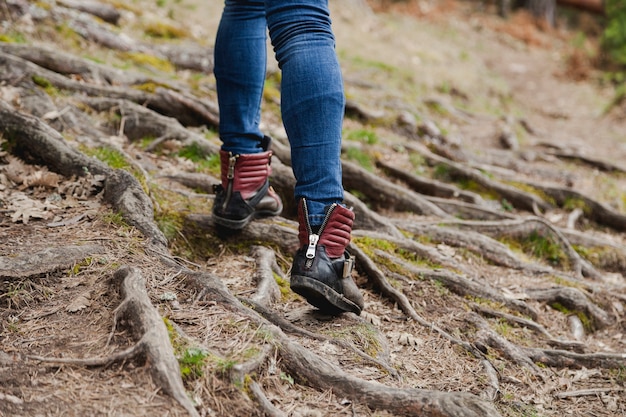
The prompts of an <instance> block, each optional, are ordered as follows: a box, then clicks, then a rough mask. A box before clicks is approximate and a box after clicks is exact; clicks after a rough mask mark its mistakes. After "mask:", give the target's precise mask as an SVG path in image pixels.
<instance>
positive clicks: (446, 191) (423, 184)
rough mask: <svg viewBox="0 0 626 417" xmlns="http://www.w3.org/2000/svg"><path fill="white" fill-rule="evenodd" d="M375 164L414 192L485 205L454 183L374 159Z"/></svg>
mask: <svg viewBox="0 0 626 417" xmlns="http://www.w3.org/2000/svg"><path fill="white" fill-rule="evenodd" d="M376 165H377V166H379V167H380V168H382V169H383V170H384V171H385V172H386V173H387V174H389V175H390V176H391V177H394V178H398V179H399V180H402V181H404V182H405V183H406V184H407V185H408V186H409V187H411V188H412V189H413V190H414V191H415V192H418V193H420V194H424V195H429V196H433V197H440V198H457V199H459V200H461V201H465V202H466V203H471V204H475V205H478V206H485V205H486V203H485V200H484V199H483V198H482V197H481V196H480V195H478V194H476V193H473V192H471V191H465V190H462V189H460V188H458V187H456V186H454V185H451V184H446V183H444V182H441V181H437V180H431V179H428V178H424V177H418V176H417V175H413V174H411V173H409V172H407V171H406V170H402V169H399V168H397V167H395V166H393V165H391V164H388V163H386V162H383V161H381V160H377V161H376Z"/></svg>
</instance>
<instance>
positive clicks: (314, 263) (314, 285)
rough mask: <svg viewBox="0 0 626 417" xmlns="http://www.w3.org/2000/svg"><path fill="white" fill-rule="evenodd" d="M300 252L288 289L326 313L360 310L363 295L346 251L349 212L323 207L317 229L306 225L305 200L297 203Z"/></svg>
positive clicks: (335, 207)
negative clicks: (322, 218)
mask: <svg viewBox="0 0 626 417" xmlns="http://www.w3.org/2000/svg"><path fill="white" fill-rule="evenodd" d="M298 221H299V230H298V238H299V240H300V249H299V250H298V251H297V252H296V255H295V256H294V260H293V266H292V268H291V289H292V290H293V291H294V292H295V293H297V294H300V295H301V296H303V297H304V298H305V299H306V300H307V302H308V303H309V304H311V305H313V306H315V307H317V308H318V309H320V310H321V311H322V312H324V313H326V314H332V315H337V314H340V313H343V312H346V311H351V312H353V313H355V314H357V315H359V314H361V310H363V305H364V302H363V296H362V295H361V292H360V291H359V289H358V287H357V286H356V284H355V283H354V281H353V280H352V274H351V273H352V268H353V266H354V257H353V256H351V255H350V254H349V253H348V251H346V246H348V244H349V243H350V233H351V232H352V223H353V222H354V213H353V212H352V210H350V209H347V208H345V207H343V206H342V205H340V204H332V205H330V206H328V207H326V216H325V218H324V221H323V223H322V225H321V226H320V227H319V229H318V230H314V228H312V227H311V225H310V223H309V216H308V209H307V206H306V201H305V199H302V200H300V202H299V204H298Z"/></svg>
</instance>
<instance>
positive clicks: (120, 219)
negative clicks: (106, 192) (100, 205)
mask: <svg viewBox="0 0 626 417" xmlns="http://www.w3.org/2000/svg"><path fill="white" fill-rule="evenodd" d="M102 220H103V221H104V222H105V223H107V224H111V225H113V226H117V227H125V228H127V227H129V226H128V223H126V220H124V216H122V214H121V213H114V212H112V211H110V212H106V213H104V215H103V216H102Z"/></svg>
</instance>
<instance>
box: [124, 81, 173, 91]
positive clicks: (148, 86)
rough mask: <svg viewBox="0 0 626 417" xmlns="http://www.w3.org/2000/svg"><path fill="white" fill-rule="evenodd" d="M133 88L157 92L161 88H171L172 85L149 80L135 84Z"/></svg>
mask: <svg viewBox="0 0 626 417" xmlns="http://www.w3.org/2000/svg"><path fill="white" fill-rule="evenodd" d="M132 88H134V89H135V90H140V91H145V92H146V93H155V92H156V91H157V89H159V88H166V89H171V88H172V87H171V86H169V85H167V84H163V83H158V82H155V81H148V82H145V83H143V84H136V85H133V87H132Z"/></svg>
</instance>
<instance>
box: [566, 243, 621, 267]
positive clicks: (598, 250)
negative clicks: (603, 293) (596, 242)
mask: <svg viewBox="0 0 626 417" xmlns="http://www.w3.org/2000/svg"><path fill="white" fill-rule="evenodd" d="M572 247H573V248H574V250H575V251H576V252H578V254H579V255H580V256H582V257H583V258H585V259H586V260H587V261H589V262H591V263H592V264H593V265H594V266H596V267H599V268H601V269H605V270H608V271H612V272H621V273H624V272H626V255H625V254H624V253H623V251H620V250H619V249H618V248H614V247H612V246H593V247H585V246H581V245H572Z"/></svg>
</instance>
